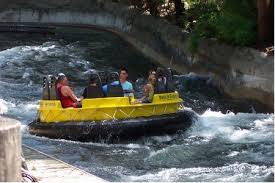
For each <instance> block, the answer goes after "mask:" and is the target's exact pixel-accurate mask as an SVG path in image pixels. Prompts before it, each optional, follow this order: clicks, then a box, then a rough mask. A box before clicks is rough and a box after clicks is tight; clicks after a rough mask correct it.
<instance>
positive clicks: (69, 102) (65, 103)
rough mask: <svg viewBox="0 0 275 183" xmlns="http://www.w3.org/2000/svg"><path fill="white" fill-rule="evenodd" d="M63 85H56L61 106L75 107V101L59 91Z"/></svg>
mask: <svg viewBox="0 0 275 183" xmlns="http://www.w3.org/2000/svg"><path fill="white" fill-rule="evenodd" d="M62 87H63V85H58V86H57V91H58V95H59V98H60V102H61V105H62V107H63V108H67V107H76V103H75V102H74V101H73V100H72V99H71V97H69V96H64V95H63V94H62V92H61V89H62Z"/></svg>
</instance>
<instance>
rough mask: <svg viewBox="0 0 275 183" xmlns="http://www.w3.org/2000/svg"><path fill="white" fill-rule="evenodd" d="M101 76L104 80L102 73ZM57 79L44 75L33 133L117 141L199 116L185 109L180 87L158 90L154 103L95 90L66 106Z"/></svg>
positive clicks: (168, 129)
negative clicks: (78, 105)
mask: <svg viewBox="0 0 275 183" xmlns="http://www.w3.org/2000/svg"><path fill="white" fill-rule="evenodd" d="M110 74H114V73H110ZM101 76H102V74H101ZM104 77H105V76H104ZM98 78H99V79H102V80H103V77H100V75H98ZM105 78H106V77H105ZM99 81H100V82H101V80H99ZM55 82H56V78H55V77H54V76H52V75H49V76H47V77H44V79H43V95H42V100H41V101H40V103H39V109H38V118H37V119H35V120H34V121H33V122H32V123H30V124H29V132H30V134H33V135H38V136H45V137H49V138H56V139H68V140H74V141H83V142H87V141H93V142H106V143H114V142H121V141H123V140H127V141H129V140H134V139H137V138H138V137H141V136H156V135H157V136H159V135H166V134H174V133H176V132H178V131H184V130H186V129H187V128H188V127H190V126H191V124H192V121H193V120H194V119H193V118H194V117H196V115H195V114H194V112H193V111H188V110H183V109H182V108H183V106H182V102H183V101H182V99H181V98H180V97H179V95H178V93H177V92H176V91H173V92H171V91H170V92H168V93H161V94H155V95H154V98H153V101H152V103H146V104H133V103H132V102H133V101H134V100H135V99H133V98H131V97H123V94H122V95H117V94H116V95H113V96H112V97H104V98H97V97H96V96H95V95H94V94H92V95H93V97H91V98H87V99H83V101H82V107H81V108H62V106H61V102H60V101H59V100H58V96H57V92H56V83H55ZM99 87H101V86H100V83H99ZM88 96H89V95H88ZM180 108H181V109H180Z"/></svg>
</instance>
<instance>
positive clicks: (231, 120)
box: [189, 110, 274, 143]
mask: <svg viewBox="0 0 275 183" xmlns="http://www.w3.org/2000/svg"><path fill="white" fill-rule="evenodd" d="M273 126H274V115H273V114H253V113H238V114H234V113H232V112H229V113H227V114H222V113H221V112H215V111H211V110H207V111H206V112H205V113H203V114H202V115H200V117H199V119H198V121H197V122H196V124H194V125H193V127H192V129H191V130H190V131H189V132H190V135H191V136H200V137H204V138H208V139H213V138H223V139H226V140H229V141H232V142H238V143H241V142H258V141H264V140H273V134H274V132H273ZM270 138H271V139H270Z"/></svg>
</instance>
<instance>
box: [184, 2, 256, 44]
mask: <svg viewBox="0 0 275 183" xmlns="http://www.w3.org/2000/svg"><path fill="white" fill-rule="evenodd" d="M187 2H189V4H188V6H189V8H188V9H187V11H186V14H187V18H189V19H190V21H192V22H194V25H193V27H192V29H191V32H196V34H195V35H197V36H199V37H201V38H217V39H218V40H220V41H223V42H227V43H229V44H233V45H238V46H250V45H252V44H254V43H255V42H256V17H255V15H256V8H255V3H254V1H252V0H204V1H203V0H189V1H187ZM187 25H188V24H187ZM188 26H189V27H190V25H188ZM191 37H193V38H194V37H196V36H191ZM195 39H198V38H195ZM190 44H191V43H190ZM192 44H193V43H192Z"/></svg>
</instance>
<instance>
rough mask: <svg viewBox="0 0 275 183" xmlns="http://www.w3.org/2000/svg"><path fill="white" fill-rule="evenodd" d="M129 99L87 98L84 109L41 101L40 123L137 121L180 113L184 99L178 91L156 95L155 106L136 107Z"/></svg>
mask: <svg viewBox="0 0 275 183" xmlns="http://www.w3.org/2000/svg"><path fill="white" fill-rule="evenodd" d="M133 101H134V99H132V98H129V97H108V98H95V99H84V100H83V101H82V108H65V109H64V108H62V106H61V103H60V101H59V100H41V101H40V107H39V119H40V122H46V123H51V122H83V121H97V122H99V121H104V120H119V119H133V118H138V117H150V116H160V115H164V114H173V113H176V112H177V111H178V109H179V107H180V106H181V103H182V101H183V100H182V99H181V98H179V95H178V93H177V92H173V93H165V94H155V95H154V98H153V102H152V103H146V104H144V103H143V104H133Z"/></svg>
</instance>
